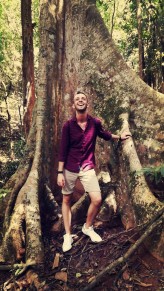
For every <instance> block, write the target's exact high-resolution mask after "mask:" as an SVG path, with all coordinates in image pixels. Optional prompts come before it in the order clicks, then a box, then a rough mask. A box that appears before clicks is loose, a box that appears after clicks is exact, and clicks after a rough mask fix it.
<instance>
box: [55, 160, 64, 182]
mask: <svg viewBox="0 0 164 291" xmlns="http://www.w3.org/2000/svg"><path fill="white" fill-rule="evenodd" d="M63 170H64V162H61V161H59V164H58V176H57V184H58V186H61V187H64V185H65V178H64V175H63Z"/></svg>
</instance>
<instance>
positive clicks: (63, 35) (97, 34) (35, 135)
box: [1, 0, 164, 264]
mask: <svg viewBox="0 0 164 291" xmlns="http://www.w3.org/2000/svg"><path fill="white" fill-rule="evenodd" d="M77 89H82V90H84V91H85V92H87V93H88V94H89V96H90V97H89V101H90V113H91V114H93V115H96V116H98V117H100V118H101V119H102V121H103V123H104V126H106V127H107V128H109V129H110V130H111V131H112V132H113V133H116V132H117V131H119V132H131V133H132V138H130V139H128V140H127V141H125V142H124V143H123V144H122V147H120V149H116V147H115V145H114V144H113V145H112V144H108V143H105V142H102V141H100V140H98V144H97V150H96V153H97V171H98V172H100V171H104V172H106V174H108V172H109V169H110V172H111V179H112V181H115V180H116V179H117V180H118V182H120V186H119V189H117V190H116V193H113V195H114V194H115V195H116V200H117V203H118V206H119V211H120V214H121V216H122V220H123V223H124V225H125V227H126V228H129V227H132V226H136V225H140V224H141V223H142V224H143V223H145V222H147V221H150V219H151V218H152V216H153V214H154V213H157V212H158V211H159V210H161V209H162V207H163V205H162V203H161V202H159V201H158V199H157V198H155V197H154V195H153V193H151V191H150V189H149V187H148V185H147V183H146V181H145V178H144V175H143V173H142V171H141V169H142V166H146V165H149V164H154V165H156V164H157V163H162V138H161V130H162V128H161V127H160V121H162V118H163V115H162V107H163V103H164V100H163V95H162V94H160V93H158V92H155V91H154V90H152V89H151V88H150V87H149V86H147V85H146V84H145V83H144V82H143V81H142V80H141V79H140V78H139V77H137V76H136V75H135V74H134V72H133V71H132V70H131V69H130V68H129V67H128V66H127V65H126V63H125V62H124V61H123V59H122V57H121V55H120V54H119V52H118V51H117V48H116V47H115V45H114V43H113V41H112V39H111V37H110V35H109V32H108V30H107V28H106V27H105V25H104V23H103V20H102V19H101V17H100V15H99V13H98V11H97V9H96V5H95V1H93V0H84V1H83V2H81V1H79V0H67V1H57V2H56V1H55V0H52V1H51V2H50V1H47V0H42V1H41V2H40V54H39V73H38V87H37V97H38V98H37V104H36V106H35V110H34V114H33V122H32V126H31V129H30V133H29V136H28V140H27V150H28V151H27V155H26V162H27V164H28V165H29V167H27V168H28V173H27V172H26V175H27V179H26V181H24V180H23V179H22V187H21V189H19V187H16V185H15V189H17V191H15V194H14V199H13V201H14V205H13V204H12V207H10V208H9V209H10V211H8V214H6V215H7V217H8V223H7V225H6V229H7V230H6V235H5V237H4V242H3V246H2V248H1V260H9V249H10V246H11V245H12V248H14V250H15V253H16V256H15V257H14V256H13V257H12V260H13V261H14V260H15V259H16V258H17V259H19V258H20V253H21V252H20V250H21V248H24V247H26V250H25V254H26V256H25V261H26V262H28V263H30V262H32V263H33V264H37V263H40V262H42V261H43V244H42V240H41V234H42V230H41V213H42V210H44V213H45V211H46V209H45V206H44V203H43V201H44V191H45V189H44V184H45V183H46V184H47V185H48V186H49V187H48V189H52V190H53V192H54V195H55V197H58V193H59V189H58V187H57V185H56V183H54V182H55V176H56V174H54V173H55V167H56V165H57V155H58V144H59V136H60V133H61V126H62V123H63V121H64V120H66V119H67V118H69V117H70V115H71V114H72V100H73V94H74V92H75V90H77ZM155 108H156V110H154V109H155ZM150 129H151V130H150ZM27 158H28V159H27ZM29 160H32V164H30V162H28V161H29ZM141 165H142V166H141ZM118 168H119V169H120V172H119V173H120V176H121V179H120V176H119V174H118V171H117V169H118ZM18 171H20V169H19V170H18ZM15 177H16V176H15ZM11 196H12V195H11ZM49 201H51V200H49ZM53 204H54V203H53ZM10 217H11V218H10ZM36 234H37V235H36ZM154 236H155V238H156V239H155V240H154V241H153V243H151V244H150V240H147V243H146V244H147V245H148V246H149V248H150V251H151V252H152V253H153V254H154V255H155V256H156V257H158V258H160V259H161V260H163V259H164V253H163V248H162V245H161V239H160V238H161V229H158V230H157V232H156V233H154ZM9 242H10V244H9ZM12 242H13V243H12ZM4 252H5V256H4ZM10 260H11V257H10Z"/></svg>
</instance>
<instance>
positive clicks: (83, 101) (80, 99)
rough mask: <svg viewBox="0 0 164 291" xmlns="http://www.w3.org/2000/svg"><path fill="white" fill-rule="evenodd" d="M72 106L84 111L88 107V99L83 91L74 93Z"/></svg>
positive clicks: (81, 111)
mask: <svg viewBox="0 0 164 291" xmlns="http://www.w3.org/2000/svg"><path fill="white" fill-rule="evenodd" d="M73 107H74V108H75V109H76V111H78V112H80V113H84V112H85V111H86V109H87V107H88V99H87V97H86V96H85V95H84V94H83V93H79V94H76V95H75V96H74V103H73Z"/></svg>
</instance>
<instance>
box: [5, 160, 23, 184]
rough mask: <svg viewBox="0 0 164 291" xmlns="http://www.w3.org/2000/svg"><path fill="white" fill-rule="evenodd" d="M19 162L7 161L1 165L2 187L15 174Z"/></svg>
mask: <svg viewBox="0 0 164 291" xmlns="http://www.w3.org/2000/svg"><path fill="white" fill-rule="evenodd" d="M18 165H19V161H18V160H17V161H7V163H3V164H1V165H0V170H1V171H0V184H1V185H0V186H1V187H2V186H3V185H4V184H5V183H6V182H7V180H8V179H9V178H10V177H11V176H12V175H13V174H14V173H15V171H16V169H17V168H18Z"/></svg>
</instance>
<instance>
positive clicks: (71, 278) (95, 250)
mask: <svg viewBox="0 0 164 291" xmlns="http://www.w3.org/2000/svg"><path fill="white" fill-rule="evenodd" d="M95 227H96V230H97V232H98V233H99V234H100V235H101V236H102V238H103V241H102V242H101V243H99V244H94V243H92V242H91V241H90V239H89V238H88V237H87V236H85V235H84V234H83V233H82V232H81V228H82V224H81V225H74V226H73V233H74V234H75V236H74V238H73V239H74V243H73V247H72V249H71V250H70V251H69V252H66V253H63V252H62V242H63V237H62V235H63V234H61V233H60V234H59V235H58V236H54V235H52V234H48V233H47V234H46V236H45V238H44V243H45V250H46V253H45V262H46V263H45V266H44V268H43V269H42V270H41V271H40V273H39V276H40V279H41V281H42V282H45V284H44V283H43V286H44V287H43V289H42V290H54V291H81V290H83V288H84V287H86V286H87V285H88V284H89V283H90V282H91V281H92V279H94V278H95V276H96V275H97V274H99V272H100V271H102V270H103V269H104V268H105V267H107V266H108V265H109V264H110V263H111V262H113V261H114V260H116V259H117V258H119V257H121V256H122V255H123V254H124V253H125V252H126V251H127V250H128V249H129V247H130V246H131V245H132V244H133V243H132V241H133V239H132V238H133V236H134V232H133V231H130V230H129V231H126V230H124V229H123V227H122V226H121V223H118V221H117V223H115V225H114V224H113V225H112V227H111V226H110V227H109V223H102V222H99V221H97V222H96V224H95ZM12 276H13V274H12V273H11V272H5V271H3V272H2V271H1V272H0V286H1V287H0V290H36V289H35V288H34V287H30V286H28V284H25V285H24V287H22V289H19V288H18V289H17V288H15V289H12V288H9V289H8V288H6V289H3V288H2V284H3V283H4V282H5V281H6V280H8V279H9V278H10V277H12ZM21 279H22V278H21ZM16 281H17V280H16ZM16 281H15V282H16ZM9 286H10V285H9ZM16 286H18V285H17V284H16ZM39 290H40V289H39ZM91 290H95V291H107V290H109V291H110V290H111V291H116V290H119V291H142V290H145V291H163V290H164V269H163V264H162V263H161V262H159V261H157V260H156V259H155V258H154V257H152V256H151V255H150V254H149V253H148V252H147V251H146V250H145V248H144V247H143V246H142V247H140V249H137V251H136V252H135V253H134V254H133V255H132V256H131V257H130V258H129V259H128V260H127V261H126V263H125V264H122V265H120V266H118V267H117V268H115V269H113V270H112V273H111V274H110V275H108V274H106V275H105V276H104V277H103V279H102V281H101V282H100V283H99V284H98V285H97V286H96V287H94V288H92V289H91Z"/></svg>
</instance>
